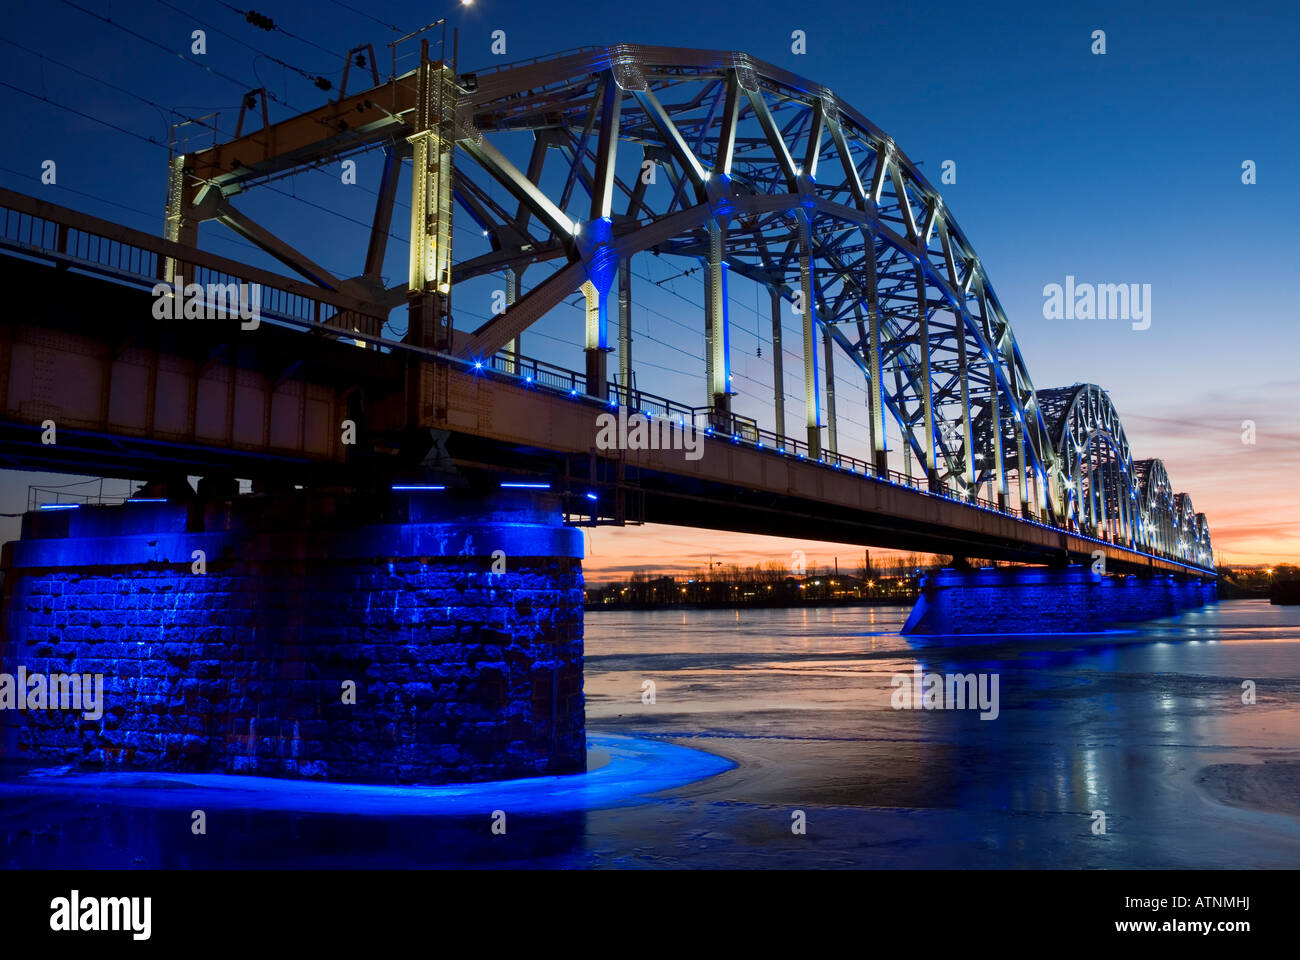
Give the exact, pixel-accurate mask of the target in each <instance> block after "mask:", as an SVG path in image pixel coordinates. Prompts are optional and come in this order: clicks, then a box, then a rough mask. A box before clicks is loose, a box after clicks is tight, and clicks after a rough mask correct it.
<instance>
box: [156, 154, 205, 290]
mask: <svg viewBox="0 0 1300 960" xmlns="http://www.w3.org/2000/svg"><path fill="white" fill-rule="evenodd" d="M193 205H194V187H193V186H192V184H191V183H190V181H189V178H188V177H186V175H185V154H183V153H182V154H177V155H176V156H174V157H172V158H171V161H170V162H169V163H168V165H167V217H166V222H165V224H164V231H163V236H164V237H166V238H167V239H168V240H171V241H173V242H175V243H183V244H186V245H187V246H191V247H196V246H198V243H199V221H198V220H197V219H196V218H194V217H192V216H190V214H189V210H190V208H191V207H192V206H193ZM178 266H179V264H177V262H176V261H175V260H174V259H173V258H172V257H167V258H166V260H165V261H164V262H163V264H162V279H164V280H166V281H167V282H168V283H171V282H173V281H174V280H175V279H176V273H177V267H178Z"/></svg>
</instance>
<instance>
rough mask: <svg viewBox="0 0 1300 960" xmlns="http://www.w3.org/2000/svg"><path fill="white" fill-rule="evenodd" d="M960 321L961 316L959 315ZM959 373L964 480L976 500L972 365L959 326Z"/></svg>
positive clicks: (970, 497) (971, 497)
mask: <svg viewBox="0 0 1300 960" xmlns="http://www.w3.org/2000/svg"><path fill="white" fill-rule="evenodd" d="M957 319H958V323H959V324H960V323H961V317H960V316H958V318H957ZM957 373H958V376H960V377H961V429H962V437H963V438H964V440H965V443H966V450H965V455H964V456H963V457H962V460H963V461H964V462H963V464H962V482H963V483H964V484H965V486H966V498H967V499H968V500H974V499H975V496H976V491H975V436H974V434H972V433H971V426H970V366H969V364H968V362H967V359H966V330H965V328H964V327H960V326H959V328H958V333H957Z"/></svg>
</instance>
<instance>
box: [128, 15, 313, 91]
mask: <svg viewBox="0 0 1300 960" xmlns="http://www.w3.org/2000/svg"><path fill="white" fill-rule="evenodd" d="M154 2H155V3H157V4H158V5H159V6H163V7H166V8H167V9H168V10H172V11H174V12H176V13H179V14H182V15H183V16H187V17H192V16H193V14H191V13H190V12H189V11H188V10H182V9H181V8H180V7H178V6H175V5H174V4H171V3H168V2H167V0H154ZM225 6H229V4H225ZM230 9H232V10H235V8H234V7H230ZM235 12H236V13H243V11H242V10H235ZM194 22H195V23H198V24H201V25H202V26H204V27H207V28H208V29H209V30H211V31H213V32H214V33H217V34H219V35H221V36H223V37H225V38H226V39H227V40H233V41H234V42H235V43H238V44H241V45H242V46H245V47H247V48H248V49H249V50H252V51H253V52H254V53H256V54H258V55H259V56H262V57H265V58H266V59H268V60H270V61H271V62H272V63H277V64H279V65H280V66H282V67H284V68H285V69H286V70H292V71H293V72H294V73H297V74H299V75H300V76H303V77H305V78H306V79H308V80H310V81H311V82H312V83H313V84H314V85H315V86H316V87H317V88H318V89H320V90H329V89H331V88H332V87H333V86H334V85H333V84H332V83H330V81H328V80H326V79H325V78H324V77H322V76H320V75H319V74H312V73H308V72H307V71H306V70H304V69H302V68H301V67H295V66H294V65H293V64H292V63H288V62H287V61H284V60H281V59H280V58H279V57H276V56H273V55H272V54H269V53H267V52H266V51H265V50H263V49H262V48H261V47H255V46H253V45H252V44H251V43H249V42H248V41H247V40H241V39H239V38H238V37H236V36H235V35H234V34H232V33H228V32H226V31H225V30H222V29H221V28H220V27H214V26H212V24H210V23H207V22H206V21H203V20H199V19H198V18H197V17H195V18H194ZM327 52H328V51H327Z"/></svg>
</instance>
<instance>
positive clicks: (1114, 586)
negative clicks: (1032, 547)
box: [903, 566, 1217, 636]
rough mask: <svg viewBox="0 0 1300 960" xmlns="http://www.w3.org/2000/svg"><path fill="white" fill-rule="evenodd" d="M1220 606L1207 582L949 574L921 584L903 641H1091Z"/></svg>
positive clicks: (1078, 570) (1057, 573) (1022, 570)
mask: <svg viewBox="0 0 1300 960" xmlns="http://www.w3.org/2000/svg"><path fill="white" fill-rule="evenodd" d="M1216 599H1217V595H1216V585H1215V582H1214V581H1213V580H1209V579H1195V578H1188V579H1182V578H1176V577H1173V576H1169V575H1150V576H1144V575H1133V576H1102V575H1099V574H1096V573H1094V572H1093V571H1092V569H1091V567H1084V566H1072V567H1066V568H1064V569H1047V568H1040V567H1001V568H991V567H990V568H986V569H983V570H954V569H950V568H945V569H943V570H940V571H938V572H937V573H932V574H927V575H926V576H924V577H922V579H921V596H920V597H919V598H917V601H916V606H915V607H913V608H912V613H911V615H910V616H909V617H908V619H907V623H906V624H905V625H904V626H903V633H905V634H917V635H930V636H979V635H985V636H1008V635H1012V636H1014V635H1016V634H1043V633H1093V632H1100V631H1103V630H1105V629H1107V628H1108V627H1110V626H1111V625H1113V624H1116V623H1124V622H1136V621H1141V620H1154V619H1156V618H1159V617H1172V616H1174V615H1175V614H1177V613H1178V612H1179V611H1181V610H1187V609H1190V608H1193V607H1200V606H1203V605H1205V604H1207V603H1214V602H1215V600H1216Z"/></svg>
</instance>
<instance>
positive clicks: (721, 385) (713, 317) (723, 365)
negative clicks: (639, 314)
mask: <svg viewBox="0 0 1300 960" xmlns="http://www.w3.org/2000/svg"><path fill="white" fill-rule="evenodd" d="M725 243H726V229H725V227H724V226H723V222H721V221H719V220H718V219H713V220H710V221H709V259H708V264H707V270H706V273H707V276H706V277H705V283H706V284H707V285H708V289H707V290H706V291H705V300H704V303H705V314H706V317H705V320H706V323H707V325H708V331H707V335H706V338H705V340H706V347H707V349H708V354H709V362H708V363H707V364H706V374H707V376H708V380H709V406H711V407H712V408H713V426H714V428H715V429H718V430H727V431H730V430H731V349H730V348H731V343H730V341H731V330H730V324H729V318H728V315H727V314H728V309H727V263H726V259H725V256H724V249H723V248H724V245H725Z"/></svg>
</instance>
